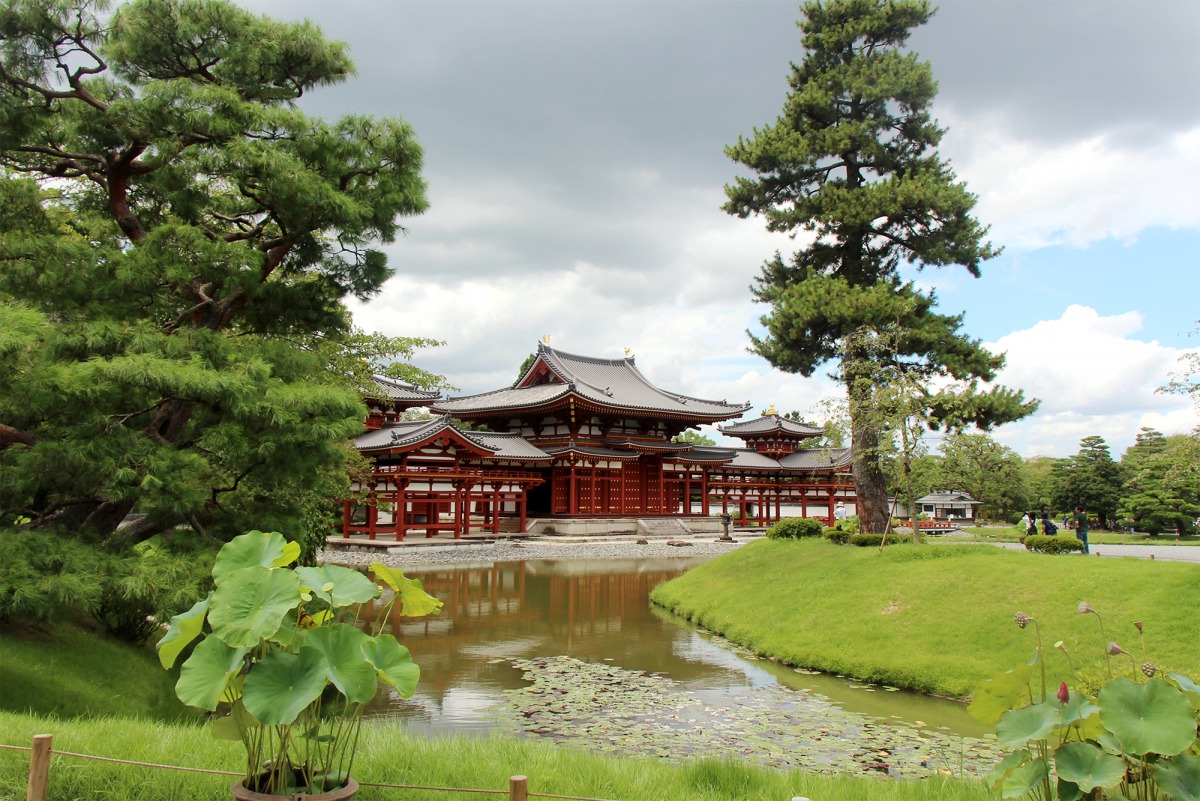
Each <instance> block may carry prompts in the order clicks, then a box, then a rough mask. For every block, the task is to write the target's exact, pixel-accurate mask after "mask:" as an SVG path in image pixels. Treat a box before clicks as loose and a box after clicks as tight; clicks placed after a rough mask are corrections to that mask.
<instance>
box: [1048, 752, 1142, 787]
mask: <svg viewBox="0 0 1200 801" xmlns="http://www.w3.org/2000/svg"><path fill="white" fill-rule="evenodd" d="M1054 767H1055V768H1057V769H1058V775H1059V777H1061V778H1063V779H1066V780H1067V781H1069V782H1073V783H1074V784H1077V785H1079V789H1081V790H1084V791H1090V790H1093V789H1095V788H1096V787H1103V788H1105V789H1107V788H1109V787H1116V786H1117V785H1118V784H1120V782H1121V779H1123V778H1124V777H1125V762H1124V760H1122V759H1121V758H1120V757H1117V756H1113V755H1112V754H1106V753H1104V752H1103V751H1101V750H1100V749H1099V748H1097V747H1096V746H1094V745H1092V744H1091V743H1063V744H1062V746H1060V747H1059V749H1058V750H1057V751H1056V752H1054Z"/></svg>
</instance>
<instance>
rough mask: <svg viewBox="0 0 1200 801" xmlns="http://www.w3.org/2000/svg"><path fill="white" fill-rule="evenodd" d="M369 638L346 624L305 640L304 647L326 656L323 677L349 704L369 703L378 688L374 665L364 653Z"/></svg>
mask: <svg viewBox="0 0 1200 801" xmlns="http://www.w3.org/2000/svg"><path fill="white" fill-rule="evenodd" d="M369 639H370V638H369V637H367V635H366V634H365V633H364V632H363V631H362V630H360V629H356V628H355V627H354V626H348V625H346V624H345V623H336V624H334V625H332V626H322V627H321V628H317V629H313V630H312V631H310V632H308V634H307V635H305V638H304V647H305V648H316V649H317V650H318V651H320V652H321V653H322V654H323V655H324V656H325V661H326V662H328V663H329V672H328V674H326V675H327V676H328V678H329V680H330V681H331V682H333V686H335V687H337V688H338V689H339V690H340V691H341V693H342V695H344V696H346V700H347V701H349V702H350V703H352V704H365V703H366V702H367V701H370V700H371V699H372V698H374V697H375V689H376V687H378V686H379V682H378V680H377V679H376V678H375V665H374V664H373V663H372V662H371V661H370V660H368V659H367V656H366V654H365V653H364V650H363V648H364V646H365V645H366V644H367V641H368V640H369Z"/></svg>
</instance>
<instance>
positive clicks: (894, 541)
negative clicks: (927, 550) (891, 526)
mask: <svg viewBox="0 0 1200 801" xmlns="http://www.w3.org/2000/svg"><path fill="white" fill-rule="evenodd" d="M912 539H913V538H912V535H911V534H897V533H895V532H892V533H891V534H888V536H887V544H888V545H898V544H900V543H905V542H912ZM883 541H884V540H883V535H882V534H852V535H851V536H850V544H851V545H857V546H858V547H859V548H878V547H879V545H880V543H882V542H883Z"/></svg>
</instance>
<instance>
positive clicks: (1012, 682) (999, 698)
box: [967, 663, 1034, 725]
mask: <svg viewBox="0 0 1200 801" xmlns="http://www.w3.org/2000/svg"><path fill="white" fill-rule="evenodd" d="M1033 668H1034V666H1033V665H1032V664H1027V663H1022V664H1020V665H1017V666H1016V667H1014V668H1013V669H1012V670H1008V671H1005V672H1004V673H998V674H996V675H995V676H993V677H992V678H990V679H988V680H987V681H985V682H984V683H983V684H982V685H980V687H979V689H978V690H976V691H975V696H974V697H973V698H972V699H971V705H970V706H968V707H967V714H969V715H970V716H971V717H973V718H975V719H976V720H978V721H979V722H980V723H985V724H988V725H993V724H995V723H996V722H998V721H999V720H1000V718H1001V717H1003V716H1004V713H1005V712H1008V711H1010V710H1011V709H1012V708H1013V707H1014V706H1016V705H1017V704H1018V703H1019V702H1020V701H1021V699H1022V698H1023V697H1024V696H1025V695H1027V694H1028V688H1029V680H1030V678H1032V677H1033Z"/></svg>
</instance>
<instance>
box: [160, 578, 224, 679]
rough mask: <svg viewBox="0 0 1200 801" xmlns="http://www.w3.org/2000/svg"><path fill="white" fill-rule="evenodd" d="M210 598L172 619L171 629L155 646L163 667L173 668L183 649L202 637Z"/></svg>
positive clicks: (198, 602)
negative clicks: (201, 633)
mask: <svg viewBox="0 0 1200 801" xmlns="http://www.w3.org/2000/svg"><path fill="white" fill-rule="evenodd" d="M209 598H212V596H211V595H209V596H208V598H205V599H204V600H202V601H197V602H196V604H195V605H194V606H193V607H192V608H191V609H189V610H187V611H186V612H180V613H179V614H178V615H173V616H172V617H171V626H170V628H168V629H167V633H166V634H164V635H163V638H162V639H161V640H159V641H158V644H157V645H155V646H154V650H156V651H158V661H159V662H161V663H162V666H163V667H165V668H170V667H173V666H174V665H175V660H176V659H178V658H179V655H180V654H181V653H183V649H184V648H187V647H188V644H189V643H191V641H192V640H194V639H196V638H197V637H199V636H200V632H201V631H203V630H204V616H205V615H206V614H207V613H208V601H209Z"/></svg>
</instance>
